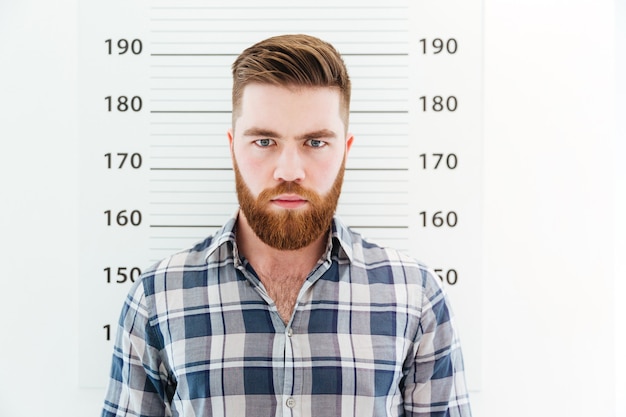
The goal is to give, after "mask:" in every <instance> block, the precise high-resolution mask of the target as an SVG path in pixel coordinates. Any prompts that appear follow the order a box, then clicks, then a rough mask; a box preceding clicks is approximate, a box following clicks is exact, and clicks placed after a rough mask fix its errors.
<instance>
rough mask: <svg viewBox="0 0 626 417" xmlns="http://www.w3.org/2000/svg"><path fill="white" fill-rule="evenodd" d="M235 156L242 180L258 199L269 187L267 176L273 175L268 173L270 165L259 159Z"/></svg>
mask: <svg viewBox="0 0 626 417" xmlns="http://www.w3.org/2000/svg"><path fill="white" fill-rule="evenodd" d="M235 155H236V157H235V160H236V163H237V167H238V168H239V173H240V175H241V178H242V179H243V181H244V182H245V184H246V185H247V186H248V188H249V189H250V192H251V193H252V194H253V195H254V196H255V197H256V196H257V195H258V194H259V193H260V192H261V191H263V189H264V188H266V187H267V186H266V185H265V183H266V182H267V176H268V175H271V173H268V164H267V162H265V163H263V162H262V161H260V160H258V159H254V158H249V157H245V156H241V155H237V154H235Z"/></svg>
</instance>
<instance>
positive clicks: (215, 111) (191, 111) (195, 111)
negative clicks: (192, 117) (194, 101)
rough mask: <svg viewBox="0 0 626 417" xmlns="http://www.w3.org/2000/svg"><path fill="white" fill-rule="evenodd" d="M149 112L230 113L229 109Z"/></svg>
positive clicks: (160, 111)
mask: <svg viewBox="0 0 626 417" xmlns="http://www.w3.org/2000/svg"><path fill="white" fill-rule="evenodd" d="M150 113H169V114H175V113H183V114H191V113H209V114H220V113H221V114H225V113H231V111H230V110H150Z"/></svg>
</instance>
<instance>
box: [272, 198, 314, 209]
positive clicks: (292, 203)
mask: <svg viewBox="0 0 626 417" xmlns="http://www.w3.org/2000/svg"><path fill="white" fill-rule="evenodd" d="M271 201H272V203H273V204H275V205H277V206H279V207H282V208H289V209H293V208H299V207H302V206H304V205H306V204H307V203H308V201H307V200H306V199H304V198H302V197H301V196H299V195H297V194H281V195H279V196H276V197H274V198H273V199H272V200H271Z"/></svg>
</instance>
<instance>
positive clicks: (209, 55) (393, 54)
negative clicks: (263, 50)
mask: <svg viewBox="0 0 626 417" xmlns="http://www.w3.org/2000/svg"><path fill="white" fill-rule="evenodd" d="M341 55H342V56H409V54H408V53H406V52H402V53H384V52H383V53H376V52H371V53H346V54H341ZM150 56H208V57H218V56H219V57H222V56H230V57H236V56H239V54H215V53H213V54H190V53H187V54H172V53H170V54H157V53H153V54H150Z"/></svg>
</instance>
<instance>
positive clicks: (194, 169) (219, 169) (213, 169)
mask: <svg viewBox="0 0 626 417" xmlns="http://www.w3.org/2000/svg"><path fill="white" fill-rule="evenodd" d="M232 170H233V169H232V168H178V167H175V168H150V171H232Z"/></svg>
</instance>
